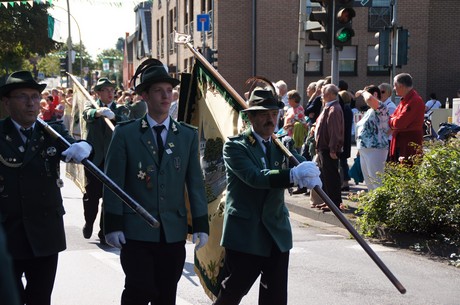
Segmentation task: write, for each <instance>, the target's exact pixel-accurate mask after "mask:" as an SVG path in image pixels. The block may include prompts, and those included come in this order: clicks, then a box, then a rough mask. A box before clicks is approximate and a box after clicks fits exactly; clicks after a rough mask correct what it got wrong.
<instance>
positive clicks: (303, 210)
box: [284, 186, 365, 228]
mask: <svg viewBox="0 0 460 305" xmlns="http://www.w3.org/2000/svg"><path fill="white" fill-rule="evenodd" d="M361 189H365V186H361V187H351V188H350V192H352V193H356V192H357V191H359V190H361ZM347 195H348V192H342V200H343V203H344V204H345V205H347V206H348V210H346V211H344V212H343V214H344V216H345V217H346V218H347V219H348V220H349V221H350V222H351V224H352V225H353V227H355V228H356V217H357V216H356V215H355V211H356V210H357V204H356V202H352V201H350V200H348V198H347ZM284 198H285V200H284V201H285V204H286V207H287V208H288V210H289V212H290V213H295V214H298V215H301V216H303V217H307V218H310V219H313V220H315V221H320V222H324V223H327V224H330V225H334V226H337V227H341V228H345V226H344V225H343V224H342V222H340V220H339V219H338V218H337V217H336V216H335V215H334V213H332V212H323V211H321V210H319V209H317V208H311V207H310V196H308V195H305V194H299V195H292V196H291V195H290V194H289V192H288V191H286V193H285V197H284Z"/></svg>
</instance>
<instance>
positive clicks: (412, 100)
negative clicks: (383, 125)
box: [390, 73, 425, 162]
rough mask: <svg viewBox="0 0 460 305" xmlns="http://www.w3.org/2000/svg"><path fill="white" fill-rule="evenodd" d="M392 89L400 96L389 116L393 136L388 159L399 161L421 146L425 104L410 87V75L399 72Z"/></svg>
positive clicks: (413, 153) (411, 154)
mask: <svg viewBox="0 0 460 305" xmlns="http://www.w3.org/2000/svg"><path fill="white" fill-rule="evenodd" d="M394 89H395V91H396V94H397V95H399V96H400V97H401V101H400V102H399V104H398V107H396V110H395V112H394V113H393V114H392V115H391V116H390V128H391V130H392V131H393V138H392V139H391V143H390V160H391V161H394V162H400V158H404V159H405V160H406V161H408V160H407V159H408V158H409V157H411V156H413V155H415V154H416V153H417V152H418V151H419V150H420V149H421V146H422V141H423V121H424V113H425V104H424V103H423V100H422V98H421V97H420V95H419V94H418V93H417V91H415V90H414V89H413V87H412V76H411V75H410V74H408V73H400V74H398V75H396V76H395V77H394Z"/></svg>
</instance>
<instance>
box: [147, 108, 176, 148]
mask: <svg viewBox="0 0 460 305" xmlns="http://www.w3.org/2000/svg"><path fill="white" fill-rule="evenodd" d="M170 120H171V119H170V117H169V116H168V117H167V118H166V120H164V121H163V122H162V123H157V121H155V120H154V119H152V118H151V117H150V116H149V115H147V121H148V122H149V125H150V129H151V130H152V133H153V137H154V138H155V141H156V139H157V133H156V132H155V131H154V130H153V127H154V126H157V125H164V127H165V128H163V130H162V131H161V139H162V140H163V143H166V137H167V135H168V129H169V122H170Z"/></svg>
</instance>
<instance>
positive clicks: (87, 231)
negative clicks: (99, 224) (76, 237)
mask: <svg viewBox="0 0 460 305" xmlns="http://www.w3.org/2000/svg"><path fill="white" fill-rule="evenodd" d="M91 235H93V226H90V225H88V224H86V223H85V225H84V226H83V237H84V238H86V239H90V238H91Z"/></svg>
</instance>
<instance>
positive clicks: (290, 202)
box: [284, 145, 367, 228]
mask: <svg viewBox="0 0 460 305" xmlns="http://www.w3.org/2000/svg"><path fill="white" fill-rule="evenodd" d="M357 151H358V150H357V149H356V145H352V146H351V157H350V158H348V166H349V167H350V168H351V166H352V165H353V161H354V158H355V157H356V153H357ZM349 184H350V191H347V192H342V201H343V203H344V204H345V205H346V206H348V210H346V211H344V212H343V214H344V215H345V217H346V218H347V219H348V220H350V222H351V223H352V224H353V225H354V223H355V219H356V215H355V214H354V213H355V211H356V209H357V202H353V201H350V200H349V199H348V194H349V193H355V194H356V193H357V192H358V191H361V190H364V191H367V187H366V184H365V183H364V182H362V183H360V184H358V185H356V184H355V183H354V180H353V179H352V180H350V181H349ZM294 189H295V188H294ZM284 200H285V203H286V206H287V207H288V209H289V211H290V212H291V213H296V214H299V215H301V216H304V217H308V218H311V219H313V220H316V221H321V222H324V223H328V224H331V225H335V226H339V227H342V228H344V226H343V225H342V223H341V222H340V220H339V219H338V218H337V217H336V216H335V215H334V213H332V212H325V213H323V211H321V210H320V209H317V208H311V207H310V205H311V202H310V195H309V194H308V195H305V194H299V195H292V196H291V195H290V194H289V192H288V190H286V193H285V196H284Z"/></svg>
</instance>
